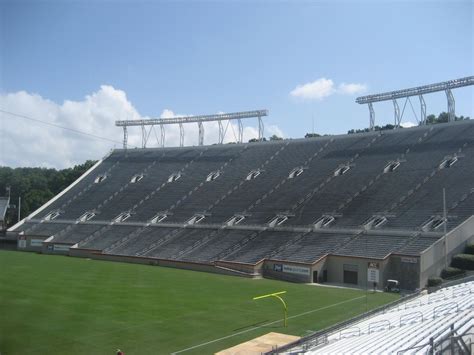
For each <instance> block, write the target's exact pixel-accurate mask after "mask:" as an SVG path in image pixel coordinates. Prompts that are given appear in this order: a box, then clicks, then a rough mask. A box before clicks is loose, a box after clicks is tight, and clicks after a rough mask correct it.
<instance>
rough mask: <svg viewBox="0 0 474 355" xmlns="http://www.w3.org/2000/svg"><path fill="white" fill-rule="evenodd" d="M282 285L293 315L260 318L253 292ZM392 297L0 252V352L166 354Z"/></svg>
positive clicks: (293, 327) (263, 313) (268, 308)
mask: <svg viewBox="0 0 474 355" xmlns="http://www.w3.org/2000/svg"><path fill="white" fill-rule="evenodd" d="M282 290H286V291H287V294H286V295H285V299H286V301H287V303H288V308H289V316H290V317H293V318H290V319H289V325H288V327H287V328H284V327H283V326H282V322H277V323H274V324H269V325H265V323H270V322H272V321H275V320H279V319H281V318H282V316H283V313H282V307H281V304H279V303H278V302H277V300H275V299H264V300H259V301H253V300H252V297H254V296H257V295H262V294H266V293H271V292H276V291H282ZM366 295H367V297H366ZM396 297H398V296H396V295H393V294H382V293H377V294H372V293H369V294H367V293H366V292H364V291H357V290H347V289H334V288H327V287H316V286H310V285H301V284H291V283H286V282H279V281H272V280H249V279H244V278H239V277H231V276H221V275H214V274H208V273H201V272H192V271H185V270H178V269H169V268H162V267H153V266H146V265H135V264H125V263H114V262H102V261H95V260H87V259H79V258H71V257H63V256H47V255H38V254H33V253H22V252H12V251H0V353H1V354H2V355H7V354H114V351H115V350H116V349H117V348H120V349H122V350H123V351H125V353H126V354H127V355H131V354H169V353H172V352H177V351H180V350H184V349H186V348H189V347H193V346H195V345H199V344H202V343H206V342H209V341H212V340H215V339H218V338H221V337H227V338H226V339H223V340H219V341H215V342H211V343H210V344H208V345H205V346H200V347H196V348H194V349H192V350H189V351H185V352H182V354H211V353H214V352H216V351H219V350H222V349H224V348H227V347H230V346H233V345H236V344H239V343H241V342H243V341H246V340H249V339H252V338H255V337H257V336H260V335H263V334H266V333H268V332H271V331H275V332H282V333H288V334H294V335H305V334H308V331H311V330H317V329H321V328H324V327H327V326H329V325H331V324H334V323H336V322H340V321H342V320H345V319H347V318H350V317H352V316H355V315H357V314H359V313H362V312H364V311H365V310H366V307H368V308H372V307H376V306H379V305H381V304H384V303H387V302H390V301H393V300H394V299H396ZM308 311H313V312H310V313H307V314H305V315H301V313H304V312H308ZM258 326H261V327H260V328H258V329H253V330H252V328H255V327H258ZM228 336H229V337H228Z"/></svg>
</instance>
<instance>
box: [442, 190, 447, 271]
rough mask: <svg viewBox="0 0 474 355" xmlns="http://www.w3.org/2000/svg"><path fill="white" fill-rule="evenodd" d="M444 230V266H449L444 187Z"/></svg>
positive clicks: (444, 192) (444, 191)
mask: <svg viewBox="0 0 474 355" xmlns="http://www.w3.org/2000/svg"><path fill="white" fill-rule="evenodd" d="M443 222H444V223H443V229H444V230H443V231H444V267H445V268H447V267H448V238H447V235H446V234H447V231H448V226H447V224H448V217H447V214H446V189H445V188H444V187H443Z"/></svg>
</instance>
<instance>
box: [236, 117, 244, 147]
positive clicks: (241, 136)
mask: <svg viewBox="0 0 474 355" xmlns="http://www.w3.org/2000/svg"><path fill="white" fill-rule="evenodd" d="M237 126H238V129H239V133H238V135H239V136H238V137H237V143H242V142H243V141H244V125H243V124H242V120H241V119H240V118H239V119H238V120H237Z"/></svg>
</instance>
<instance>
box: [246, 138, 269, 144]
mask: <svg viewBox="0 0 474 355" xmlns="http://www.w3.org/2000/svg"><path fill="white" fill-rule="evenodd" d="M266 141H267V139H266V138H265V137H263V138H262V139H261V140H259V139H258V138H251V139H249V143H255V142H266Z"/></svg>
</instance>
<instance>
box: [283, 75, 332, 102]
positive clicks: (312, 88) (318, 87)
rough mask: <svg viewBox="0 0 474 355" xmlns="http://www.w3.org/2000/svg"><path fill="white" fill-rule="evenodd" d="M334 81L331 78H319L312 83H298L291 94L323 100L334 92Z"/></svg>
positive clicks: (308, 98)
mask: <svg viewBox="0 0 474 355" xmlns="http://www.w3.org/2000/svg"><path fill="white" fill-rule="evenodd" d="M334 91H335V90H334V82H333V81H332V80H331V79H326V78H319V79H318V80H315V81H313V82H311V83H306V84H303V85H298V86H297V87H296V88H294V89H293V90H292V91H291V92H290V95H291V96H293V97H299V98H302V99H307V100H314V99H316V100H322V99H324V98H325V97H328V96H330V95H332V94H333V93H334Z"/></svg>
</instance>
